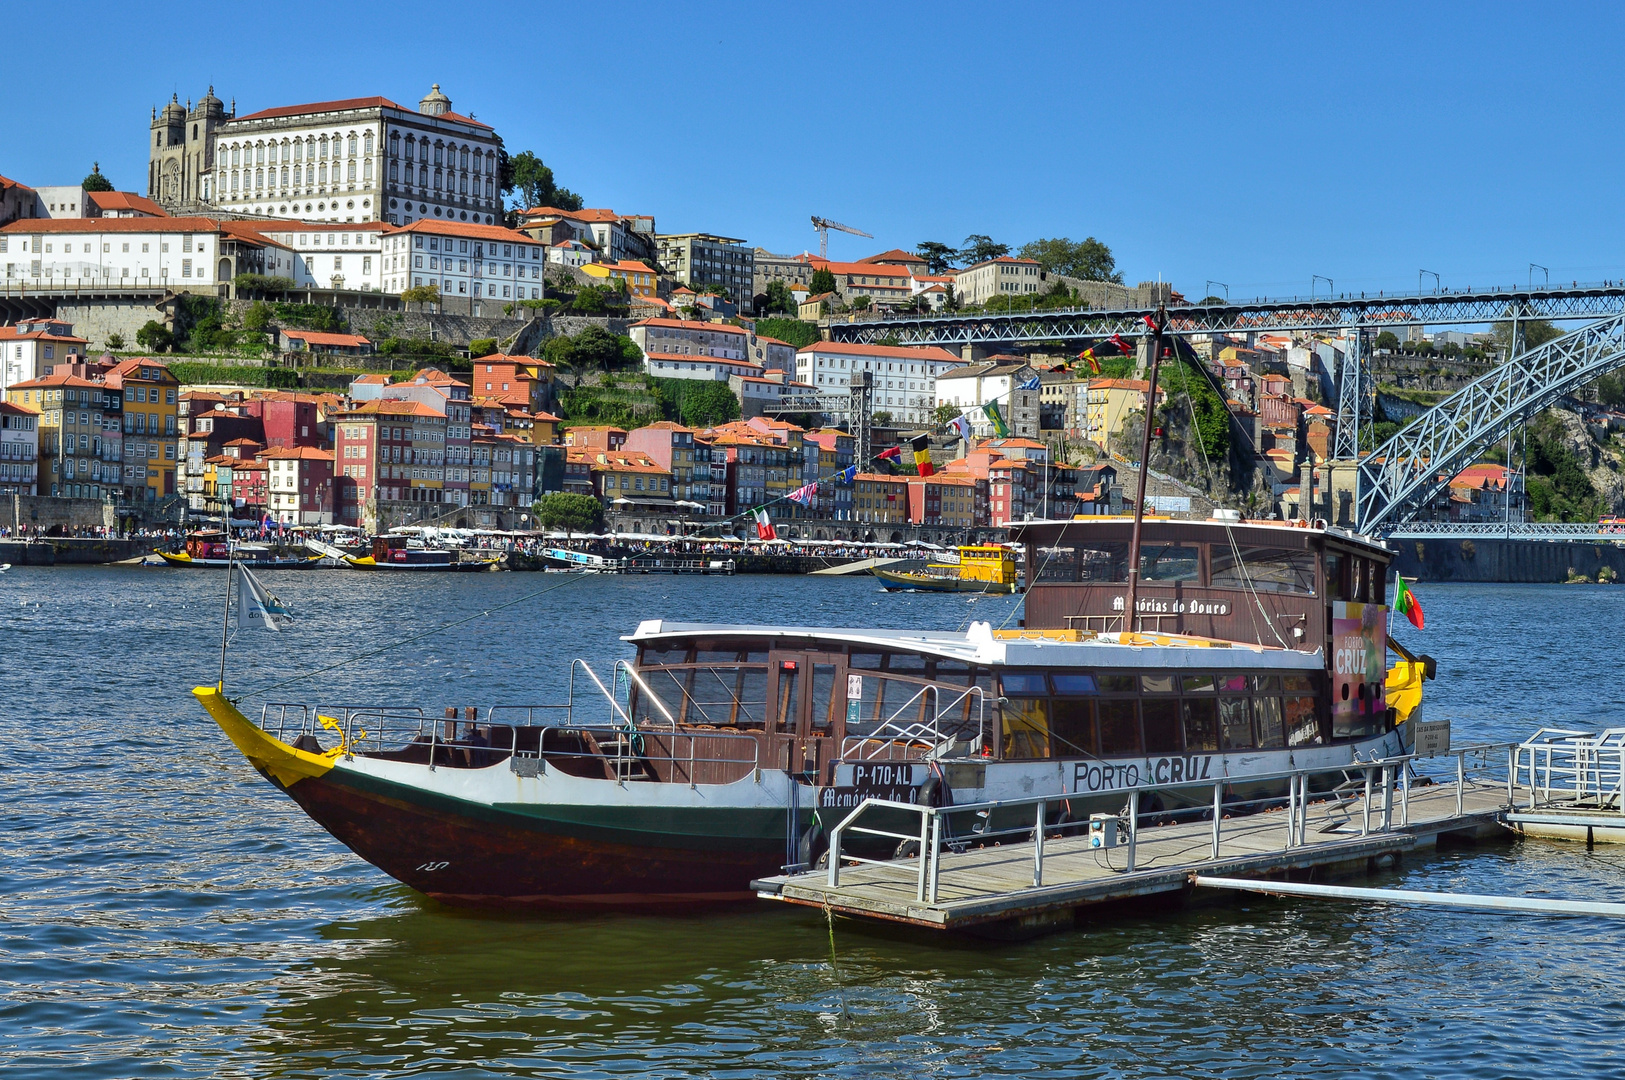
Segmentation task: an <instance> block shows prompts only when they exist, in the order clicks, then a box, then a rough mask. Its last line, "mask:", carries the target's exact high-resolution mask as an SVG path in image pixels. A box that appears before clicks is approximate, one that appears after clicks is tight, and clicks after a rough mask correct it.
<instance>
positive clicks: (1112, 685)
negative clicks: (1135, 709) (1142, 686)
mask: <svg viewBox="0 0 1625 1080" xmlns="http://www.w3.org/2000/svg"><path fill="white" fill-rule="evenodd" d="M1097 681H1098V682H1099V683H1100V692H1101V693H1102V694H1132V693H1134V689H1135V685H1136V683H1135V679H1134V676H1132V675H1100V676H1097Z"/></svg>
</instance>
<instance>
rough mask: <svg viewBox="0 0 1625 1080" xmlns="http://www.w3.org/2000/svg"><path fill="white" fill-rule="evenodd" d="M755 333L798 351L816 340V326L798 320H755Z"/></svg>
mask: <svg viewBox="0 0 1625 1080" xmlns="http://www.w3.org/2000/svg"><path fill="white" fill-rule="evenodd" d="M756 332H757V333H758V334H761V335H763V336H764V337H770V338H778V339H779V340H780V341H783V342H785V343H787V344H790V345H794V346H795V347H796V348H798V349H805V348H806V347H807V346H808V345H811V344H812V343H813V342H815V341H817V340H818V324H817V323H813V322H803V321H802V320H800V319H757V320H756Z"/></svg>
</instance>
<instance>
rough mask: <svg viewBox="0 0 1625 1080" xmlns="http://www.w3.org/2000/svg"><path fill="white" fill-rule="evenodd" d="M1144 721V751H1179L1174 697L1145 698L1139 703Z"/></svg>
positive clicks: (1168, 752)
mask: <svg viewBox="0 0 1625 1080" xmlns="http://www.w3.org/2000/svg"><path fill="white" fill-rule="evenodd" d="M1140 715H1141V718H1142V719H1143V721H1144V723H1145V752H1146V753H1148V754H1177V753H1178V752H1179V702H1178V701H1177V700H1175V699H1174V698H1146V699H1145V700H1144V701H1142V702H1141V703H1140Z"/></svg>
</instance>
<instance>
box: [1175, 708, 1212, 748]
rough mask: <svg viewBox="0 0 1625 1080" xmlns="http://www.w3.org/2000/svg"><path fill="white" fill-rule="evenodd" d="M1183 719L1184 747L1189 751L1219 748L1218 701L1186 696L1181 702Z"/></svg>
mask: <svg viewBox="0 0 1625 1080" xmlns="http://www.w3.org/2000/svg"><path fill="white" fill-rule="evenodd" d="M1181 704H1182V706H1183V716H1184V719H1185V749H1186V750H1187V751H1188V752H1190V753H1197V752H1199V751H1206V752H1208V753H1211V752H1213V751H1215V750H1217V749H1218V748H1219V702H1218V700H1217V699H1215V698H1187V699H1185V701H1184V702H1182V703H1181Z"/></svg>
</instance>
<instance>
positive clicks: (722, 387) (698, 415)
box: [670, 379, 739, 428]
mask: <svg viewBox="0 0 1625 1080" xmlns="http://www.w3.org/2000/svg"><path fill="white" fill-rule="evenodd" d="M670 381H671V382H681V383H687V384H690V385H685V386H683V387H681V388H679V390H678V400H677V417H678V419H679V420H681V421H682V422H683V423H684V424H686V425H688V426H689V427H692V428H708V427H716V426H717V425H718V424H726V423H727V422H728V421H730V420H737V419H739V399H738V398H736V397H734V393H733V391H732V390H730V389H728V384H727V383H724V382H712V381H710V380H705V381H700V380H697V379H672V380H670Z"/></svg>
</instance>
